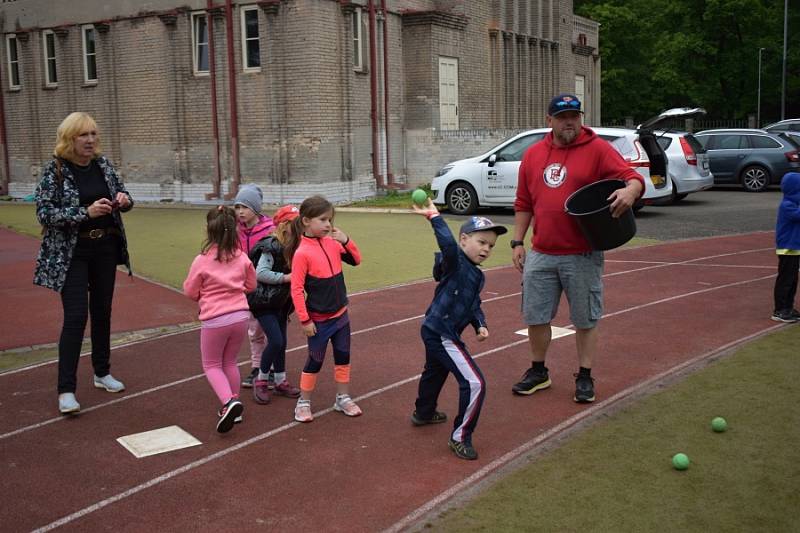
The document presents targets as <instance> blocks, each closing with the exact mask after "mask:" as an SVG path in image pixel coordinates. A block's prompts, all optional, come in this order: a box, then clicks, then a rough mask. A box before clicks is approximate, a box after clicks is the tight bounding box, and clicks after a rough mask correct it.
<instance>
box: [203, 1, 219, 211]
mask: <svg viewBox="0 0 800 533" xmlns="http://www.w3.org/2000/svg"><path fill="white" fill-rule="evenodd" d="M213 9H214V2H213V0H208V4H207V7H206V28H208V70H209V75H210V76H211V129H212V131H213V132H214V183H213V184H212V185H213V187H214V190H213V192H211V193H209V194H207V195H206V200H211V199H212V198H219V197H220V196H221V190H222V169H221V168H220V165H219V122H218V121H217V71H216V62H215V61H214V22H213V18H214V15H213V14H212V10H213Z"/></svg>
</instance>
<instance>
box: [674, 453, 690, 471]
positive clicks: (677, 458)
mask: <svg viewBox="0 0 800 533" xmlns="http://www.w3.org/2000/svg"><path fill="white" fill-rule="evenodd" d="M672 466H674V467H675V470H686V469H687V468H689V457H688V456H687V455H686V454H685V453H676V454H675V455H673V456H672Z"/></svg>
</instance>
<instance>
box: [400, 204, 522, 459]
mask: <svg viewBox="0 0 800 533" xmlns="http://www.w3.org/2000/svg"><path fill="white" fill-rule="evenodd" d="M414 211H416V212H417V213H419V214H420V215H425V216H426V217H427V218H428V220H430V222H431V225H432V226H433V230H434V233H435V235H436V242H437V243H438V244H439V249H440V250H441V253H437V254H436V257H435V260H434V265H433V277H434V279H435V280H436V281H438V282H439V284H438V285H437V286H436V292H435V294H434V296H433V302H431V305H430V307H428V310H427V311H426V312H425V320H424V321H423V322H422V331H421V335H422V341H423V342H424V343H425V370H424V371H423V372H422V377H421V378H420V381H419V393H418V397H417V401H416V410H415V411H414V413H413V414H412V415H411V422H412V423H413V424H414V425H415V426H423V425H427V424H438V423H441V422H444V421H445V420H447V415H446V414H444V413H442V412H439V411H437V410H436V402H437V400H438V398H439V392H440V391H441V390H442V387H443V386H444V382H445V380H446V379H447V375H448V373H451V372H452V373H453V375H454V376H455V378H456V380H458V389H459V399H458V416H456V419H455V420H454V421H453V433H452V434H451V435H450V449H451V450H453V453H455V454H456V455H457V456H458V457H460V458H461V459H470V460H472V459H477V458H478V453H477V452H476V451H475V448H473V447H472V432H473V431H474V430H475V426H476V425H477V423H478V417H479V416H480V412H481V406H482V405H483V398H484V396H485V395H486V382H485V381H484V379H483V374H482V373H481V370H480V368H478V365H477V364H476V363H475V361H474V360H473V359H472V356H471V355H470V354H469V352H468V351H467V347H466V346H465V345H464V342H463V341H462V340H461V332H462V331H464V328H466V327H467V326H468V325H470V324H471V325H472V327H474V328H475V332H476V333H477V335H478V340H479V341H482V340H485V339H486V338H487V337H488V336H489V330H488V329H487V327H486V319H485V318H484V316H483V311H481V298H480V294H481V290H482V289H483V282H484V276H483V272H482V271H481V269H480V268H478V265H480V264H481V263H483V261H485V260H486V259H487V258H488V257H489V255H491V253H492V248H494V245H495V243H496V242H497V237H498V235H502V234H504V233H506V231H507V229H506V228H505V227H503V226H498V225H495V224H494V223H492V221H491V220H489V219H488V218H485V217H472V218H470V219H469V220H468V221H467V222H465V223H464V224H463V225H462V226H461V231H460V234H459V239H458V242H456V240H455V239H454V238H453V234H452V233H451V232H450V228H448V226H447V223H446V222H445V221H444V220H443V219H442V217H440V216H439V211H438V210H437V209H436V207H435V206H434V205H433V203H432V202H431V201H430V200H428V201H427V203H426V204H425V205H424V206H422V207H420V206H417V205H414Z"/></svg>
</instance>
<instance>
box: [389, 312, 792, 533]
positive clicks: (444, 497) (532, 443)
mask: <svg viewBox="0 0 800 533" xmlns="http://www.w3.org/2000/svg"><path fill="white" fill-rule="evenodd" d="M781 327H783V326H782V325H775V326H770V327H768V328H765V329H762V330H761V331H758V332H756V333H752V334H750V335H747V336H745V337H742V338H740V339H737V340H735V341H731V342H729V343H727V344H725V345H724V346H721V347H719V348H715V349H714V350H711V351H709V352H706V353H704V354H702V355H699V356H697V357H695V358H693V359H690V360H688V361H684V362H683V363H680V364H678V365H675V366H674V367H672V368H670V369H669V370H665V371H664V372H661V373H660V374H657V375H655V376H653V377H651V378H649V379H647V380H645V381H643V382H641V383H638V384H636V385H633V386H631V387H628V388H627V389H624V390H621V391H619V392H618V393H616V394H614V395H613V396H611V397H609V398H608V399H606V400H603V401H601V402H599V403H596V404H592V406H591V407H588V408H587V409H585V410H583V411H581V412H580V413H578V414H576V415H573V416H571V417H570V418H568V419H567V420H564V421H563V422H561V423H560V424H557V425H556V426H553V427H552V428H550V429H548V430H547V431H545V432H544V433H542V434H540V435H538V436H537V437H535V438H533V439H531V440H529V441H528V442H526V443H523V444H522V445H520V446H518V447H517V448H516V449H514V450H511V451H510V452H507V453H505V454H504V455H502V456H500V457H498V458H497V459H495V460H494V461H492V462H490V463H489V464H487V465H485V466H483V467H482V468H481V469H480V470H478V471H477V472H475V473H474V474H472V475H471V476H469V477H467V478H464V479H462V480H461V481H460V482H458V483H456V484H455V485H453V486H452V487H450V488H449V489H447V490H445V491H444V492H442V493H441V494H439V495H438V496H436V497H435V498H433V499H431V500H429V501H428V502H427V503H425V504H424V505H422V506H421V507H418V508H417V509H416V510H414V511H412V512H411V513H409V514H408V515H406V516H405V517H404V518H403V519H401V520H400V521H398V522H396V523H395V524H394V525H392V526H391V527H389V528H387V529H385V530H384V531H383V533H396V532H398V531H402V530H403V529H405V528H407V527H410V526H411V525H413V524H414V523H415V522H417V521H418V520H420V519H421V518H422V517H423V516H425V515H427V514H428V513H430V512H431V511H433V510H434V509H436V508H437V507H438V506H440V505H442V504H443V503H444V502H446V501H448V500H450V499H451V498H453V497H454V496H456V495H457V494H459V493H461V492H463V491H464V490H466V489H468V488H470V487H472V486H474V485H475V483H477V482H478V481H480V480H481V479H482V478H484V477H486V476H487V475H488V474H489V473H491V472H493V471H495V470H497V469H498V468H500V467H502V466H505V465H506V464H508V463H510V462H511V461H513V460H514V459H516V458H518V457H520V456H521V455H523V454H525V453H527V452H530V451H531V450H533V449H534V448H535V447H536V446H538V445H540V444H542V443H544V442H546V441H547V440H549V439H551V438H552V437H554V436H555V435H557V434H558V433H559V432H561V431H564V430H565V429H568V428H570V427H572V426H574V425H575V424H577V423H578V422H580V421H581V420H583V419H585V418H588V417H591V416H592V415H594V414H595V413H596V412H597V411H600V410H602V409H605V408H607V407H609V406H611V405H613V404H615V403H617V402H619V401H620V400H623V399H625V398H627V397H629V396H631V395H633V394H636V393H637V392H639V391H641V390H643V389H645V388H647V387H651V386H652V385H653V384H654V383H658V382H659V381H661V380H662V379H664V378H666V377H667V376H669V375H670V374H672V373H674V372H679V371H680V370H682V369H684V368H687V367H690V366H692V365H694V364H697V363H699V362H701V361H703V360H705V359H709V358H712V357H714V356H716V355H717V354H720V353H723V352H725V351H726V350H729V349H731V348H734V347H736V346H738V345H740V344H743V343H745V342H747V341H749V340H751V339H755V338H757V337H760V336H762V335H764V334H766V333H769V332H771V331H774V330H777V329H779V328H781Z"/></svg>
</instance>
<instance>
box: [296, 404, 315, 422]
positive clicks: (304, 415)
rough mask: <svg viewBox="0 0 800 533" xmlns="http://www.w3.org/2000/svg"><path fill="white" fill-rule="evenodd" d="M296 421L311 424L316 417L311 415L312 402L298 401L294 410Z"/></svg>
mask: <svg viewBox="0 0 800 533" xmlns="http://www.w3.org/2000/svg"><path fill="white" fill-rule="evenodd" d="M294 419H295V420H297V421H298V422H311V421H312V420H314V415H312V414H311V400H297V405H296V406H295V408H294Z"/></svg>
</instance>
